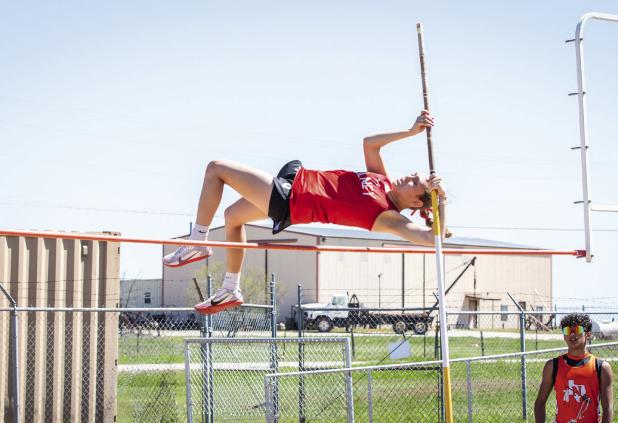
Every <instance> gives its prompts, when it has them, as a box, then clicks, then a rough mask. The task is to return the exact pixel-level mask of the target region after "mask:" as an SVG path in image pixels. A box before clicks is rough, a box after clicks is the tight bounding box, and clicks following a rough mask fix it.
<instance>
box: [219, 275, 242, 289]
mask: <svg viewBox="0 0 618 423" xmlns="http://www.w3.org/2000/svg"><path fill="white" fill-rule="evenodd" d="M223 288H225V289H229V290H230V291H237V290H240V273H229V272H225V278H224V279H223Z"/></svg>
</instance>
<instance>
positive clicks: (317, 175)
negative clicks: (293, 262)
mask: <svg viewBox="0 0 618 423" xmlns="http://www.w3.org/2000/svg"><path fill="white" fill-rule="evenodd" d="M391 187H392V185H391V181H389V180H388V178H387V177H386V176H384V175H380V174H378V173H372V172H350V171H347V170H328V171H321V170H309V169H305V168H301V169H300V170H299V171H298V173H297V174H296V177H295V178H294V183H293V184H292V195H291V196H290V220H291V222H292V224H297V223H312V222H322V223H336V224H338V225H345V226H357V227H360V228H364V229H367V230H371V228H372V227H373V224H374V223H375V221H376V219H377V218H378V216H379V215H380V214H382V213H383V212H385V211H387V210H396V208H395V206H394V205H393V203H392V202H391V201H390V200H389V198H388V196H387V195H386V194H387V193H388V192H389V191H390V190H391Z"/></svg>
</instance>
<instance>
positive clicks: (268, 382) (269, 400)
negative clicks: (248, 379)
mask: <svg viewBox="0 0 618 423" xmlns="http://www.w3.org/2000/svg"><path fill="white" fill-rule="evenodd" d="M272 384H273V379H272V378H270V377H268V375H266V377H265V378H264V397H265V402H264V406H265V407H266V423H272V422H274V421H275V416H274V412H273V390H272Z"/></svg>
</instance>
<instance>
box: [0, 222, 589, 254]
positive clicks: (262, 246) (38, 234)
mask: <svg viewBox="0 0 618 423" xmlns="http://www.w3.org/2000/svg"><path fill="white" fill-rule="evenodd" d="M0 236H22V237H33V238H54V239H75V240H82V241H109V242H125V243H133V244H158V245H195V246H208V247H219V248H247V249H254V250H294V251H325V252H352V253H406V254H433V253H435V250H434V249H433V248H428V247H425V248H418V247H347V246H330V245H290V244H271V243H259V242H225V241H194V240H186V239H157V238H131V237H124V236H114V235H101V234H86V233H74V232H53V231H24V230H9V229H0ZM442 252H443V253H444V254H451V255H453V254H455V255H457V254H474V255H483V254H484V255H526V256H528V255H534V256H574V257H585V256H586V251H585V250H530V249H521V250H519V249H517V250H516V249H491V248H444V249H443V250H442Z"/></svg>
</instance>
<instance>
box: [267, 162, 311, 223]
mask: <svg viewBox="0 0 618 423" xmlns="http://www.w3.org/2000/svg"><path fill="white" fill-rule="evenodd" d="M302 165H303V164H302V163H301V162H300V160H292V161H291V162H288V163H286V164H285V165H284V166H283V167H282V168H281V170H280V171H279V173H278V174H277V176H275V180H274V185H273V190H272V192H271V193H270V202H269V203H268V217H270V218H271V219H272V220H273V235H274V234H278V233H279V232H281V231H282V230H284V229H285V228H287V227H288V226H290V225H291V223H290V195H291V194H292V183H294V178H295V177H296V173H297V172H298V170H299V169H300V168H301V167H302Z"/></svg>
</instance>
